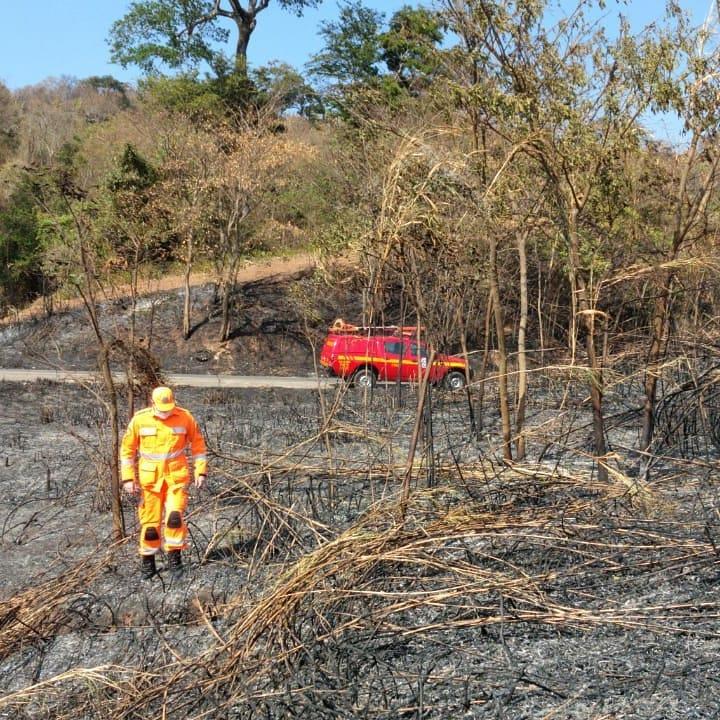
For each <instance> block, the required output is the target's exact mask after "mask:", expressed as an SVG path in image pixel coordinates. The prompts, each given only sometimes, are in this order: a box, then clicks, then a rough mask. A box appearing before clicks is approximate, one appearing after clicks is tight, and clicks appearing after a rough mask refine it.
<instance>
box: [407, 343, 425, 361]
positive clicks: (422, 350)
mask: <svg viewBox="0 0 720 720" xmlns="http://www.w3.org/2000/svg"><path fill="white" fill-rule="evenodd" d="M419 349H420V352H418V344H417V343H410V355H411V356H412V357H418V355H419V356H420V357H421V358H427V356H428V351H427V348H426V347H425V346H424V345H420V346H419Z"/></svg>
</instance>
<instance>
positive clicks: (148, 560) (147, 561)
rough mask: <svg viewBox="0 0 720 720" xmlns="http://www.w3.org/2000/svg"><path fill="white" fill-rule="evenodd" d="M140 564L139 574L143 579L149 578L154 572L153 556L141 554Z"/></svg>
mask: <svg viewBox="0 0 720 720" xmlns="http://www.w3.org/2000/svg"><path fill="white" fill-rule="evenodd" d="M141 557H142V565H141V566H140V574H141V575H142V576H143V578H144V579H145V580H149V579H150V578H151V577H152V576H153V575H154V574H155V556H154V555H141Z"/></svg>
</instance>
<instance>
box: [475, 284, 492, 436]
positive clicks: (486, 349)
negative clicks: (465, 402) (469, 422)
mask: <svg viewBox="0 0 720 720" xmlns="http://www.w3.org/2000/svg"><path fill="white" fill-rule="evenodd" d="M492 316H493V298H492V292H488V295H487V302H486V304H485V322H484V332H485V340H484V344H483V359H482V363H481V365H480V376H479V377H478V399H477V408H478V411H477V429H478V430H481V429H482V426H483V404H484V402H485V378H486V377H487V366H488V361H489V358H490V334H491V332H492V330H491V327H490V319H491V318H492Z"/></svg>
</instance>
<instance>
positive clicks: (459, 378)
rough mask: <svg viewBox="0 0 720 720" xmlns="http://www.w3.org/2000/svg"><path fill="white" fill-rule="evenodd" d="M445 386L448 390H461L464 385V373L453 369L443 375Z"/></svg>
mask: <svg viewBox="0 0 720 720" xmlns="http://www.w3.org/2000/svg"><path fill="white" fill-rule="evenodd" d="M445 387H446V388H448V390H462V389H463V388H464V387H465V373H461V372H458V371H457V370H453V371H452V372H449V373H448V374H447V375H446V376H445Z"/></svg>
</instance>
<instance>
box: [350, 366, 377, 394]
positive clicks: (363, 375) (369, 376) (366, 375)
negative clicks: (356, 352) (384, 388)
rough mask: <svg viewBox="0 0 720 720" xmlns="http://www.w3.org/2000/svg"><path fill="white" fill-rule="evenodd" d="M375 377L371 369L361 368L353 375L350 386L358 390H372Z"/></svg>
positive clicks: (375, 380)
mask: <svg viewBox="0 0 720 720" xmlns="http://www.w3.org/2000/svg"><path fill="white" fill-rule="evenodd" d="M376 382H377V375H376V373H375V371H374V370H373V369H372V368H371V367H361V368H360V369H359V370H356V371H355V372H354V373H353V376H352V378H351V379H350V384H351V385H354V386H355V387H359V388H370V389H372V388H374V387H375V383H376Z"/></svg>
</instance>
